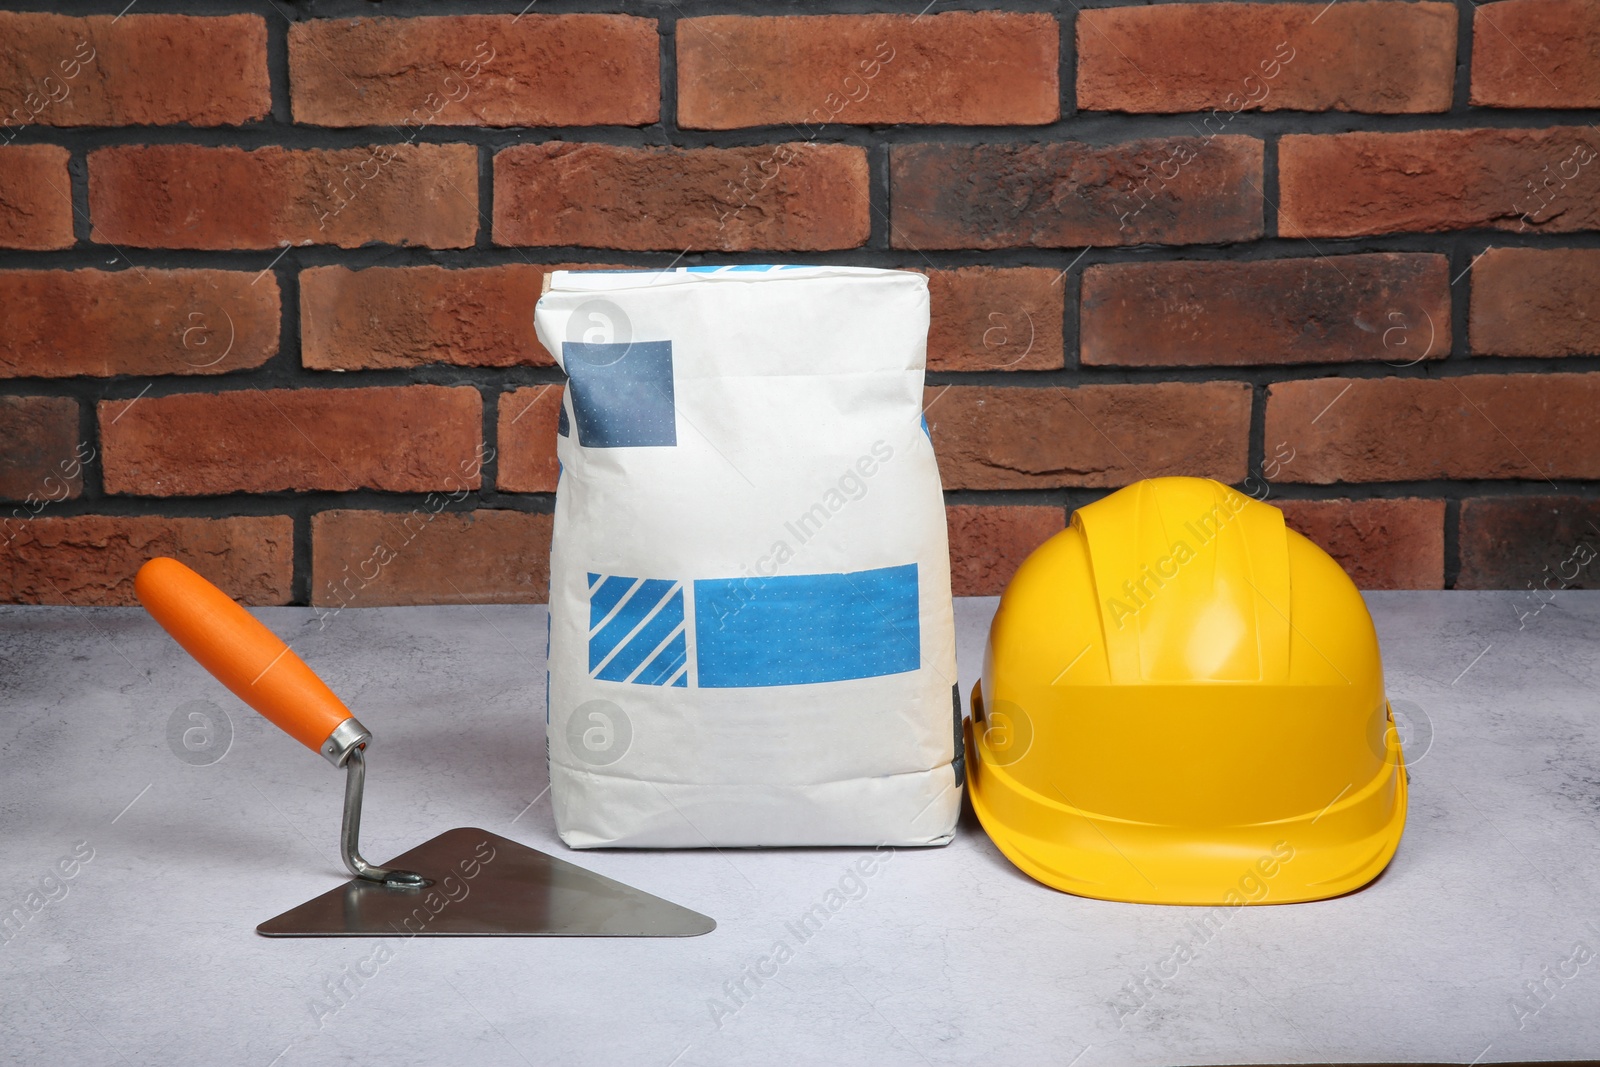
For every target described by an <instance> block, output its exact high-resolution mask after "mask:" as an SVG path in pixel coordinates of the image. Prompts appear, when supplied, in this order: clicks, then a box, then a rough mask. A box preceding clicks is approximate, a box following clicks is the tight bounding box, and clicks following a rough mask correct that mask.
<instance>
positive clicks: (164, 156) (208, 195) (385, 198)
mask: <svg viewBox="0 0 1600 1067" xmlns="http://www.w3.org/2000/svg"><path fill="white" fill-rule="evenodd" d="M89 213H90V215H91V217H92V218H93V219H94V232H93V234H92V238H93V240H96V241H100V242H103V243H109V244H116V245H131V246H134V247H139V248H218V249H234V248H276V247H278V246H279V245H281V244H330V245H338V246H339V247H341V248H355V247H358V246H360V245H363V244H369V243H379V244H413V245H424V246H426V247H429V248H467V247H470V246H471V245H472V243H473V241H474V240H475V238H476V236H477V232H478V151H477V149H476V148H474V147H473V146H472V145H466V144H445V145H440V144H416V145H377V146H373V147H367V148H334V149H309V150H303V151H295V150H290V149H285V148H277V147H269V148H257V149H255V150H253V151H246V150H245V149H242V148H204V147H201V146H199V145H184V144H171V145H129V146H120V147H116V148H101V149H98V150H96V151H93V152H90V153H89Z"/></svg>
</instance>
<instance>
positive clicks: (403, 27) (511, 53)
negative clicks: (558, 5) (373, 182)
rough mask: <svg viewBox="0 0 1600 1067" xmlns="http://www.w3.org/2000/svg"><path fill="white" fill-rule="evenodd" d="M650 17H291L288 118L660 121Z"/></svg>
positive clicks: (411, 122) (334, 121)
mask: <svg viewBox="0 0 1600 1067" xmlns="http://www.w3.org/2000/svg"><path fill="white" fill-rule="evenodd" d="M660 81H661V77H660V56H659V47H658V37H657V31H656V22H655V20H654V19H645V18H634V17H632V16H629V15H522V16H515V15H456V16H449V17H444V18H433V17H423V18H359V19H339V20H334V19H308V20H305V21H301V22H291V23H290V24H289V90H290V102H291V104H292V105H293V107H294V118H295V121H296V122H302V123H308V124H310V125H313V126H379V125H384V126H390V125H404V126H407V127H412V128H417V129H421V128H423V127H426V126H430V125H439V126H603V125H616V126H643V125H647V124H649V123H652V122H655V121H656V120H657V119H659V118H660V111H661V107H660V96H661V91H660Z"/></svg>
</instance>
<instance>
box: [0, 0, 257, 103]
mask: <svg viewBox="0 0 1600 1067" xmlns="http://www.w3.org/2000/svg"><path fill="white" fill-rule="evenodd" d="M0 40H4V41H5V42H6V46H7V47H6V49H5V52H4V53H0V113H4V114H5V115H7V116H9V118H10V120H11V121H15V122H18V123H20V124H21V125H30V124H34V123H37V124H39V125H43V126H172V125H176V124H178V123H188V124H189V125H191V126H238V125H241V124H243V123H246V122H254V121H256V120H258V119H262V118H265V117H266V115H267V112H268V111H269V110H271V107H272V94H271V90H270V87H269V84H268V77H267V24H266V20H265V19H263V18H262V17H261V16H260V15H223V16H219V17H207V18H194V17H191V16H188V15H139V14H133V15H122V16H112V15H91V16H89V17H87V18H69V17H67V16H65V15H46V14H23V13H20V12H11V11H5V12H0ZM10 124H11V122H9V121H8V123H7V125H10Z"/></svg>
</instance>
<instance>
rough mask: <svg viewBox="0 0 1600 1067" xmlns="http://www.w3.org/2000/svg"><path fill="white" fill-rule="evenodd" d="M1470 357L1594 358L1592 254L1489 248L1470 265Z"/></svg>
mask: <svg viewBox="0 0 1600 1067" xmlns="http://www.w3.org/2000/svg"><path fill="white" fill-rule="evenodd" d="M1467 332H1468V334H1469V336H1470V337H1471V340H1472V351H1473V353H1474V354H1476V355H1490V356H1587V355H1594V354H1596V353H1600V249H1592V248H1542V249H1534V248H1491V249H1488V250H1487V251H1485V252H1484V253H1483V254H1482V255H1481V256H1479V257H1478V258H1477V260H1476V261H1475V262H1474V264H1473V267H1472V311H1471V315H1470V321H1469V323H1468V327H1467Z"/></svg>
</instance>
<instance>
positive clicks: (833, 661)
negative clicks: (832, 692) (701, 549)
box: [694, 563, 922, 689]
mask: <svg viewBox="0 0 1600 1067" xmlns="http://www.w3.org/2000/svg"><path fill="white" fill-rule="evenodd" d="M694 616H695V624H694V636H695V647H696V664H695V673H696V676H697V679H698V684H699V685H700V686H701V687H702V688H708V689H713V688H743V687H754V686H769V685H809V684H812V683H816V682H838V681H844V680H846V679H850V678H875V677H878V676H879V675H885V674H900V673H902V672H905V671H914V670H916V669H917V668H918V667H920V666H921V664H922V635H921V630H920V625H919V624H920V612H919V611H918V599H917V565H916V564H915V563H908V564H906V565H905V566H901V567H882V568H879V569H877V570H869V571H854V572H850V573H843V574H796V575H780V576H776V577H771V578H712V579H699V580H696V581H695V583H694Z"/></svg>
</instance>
